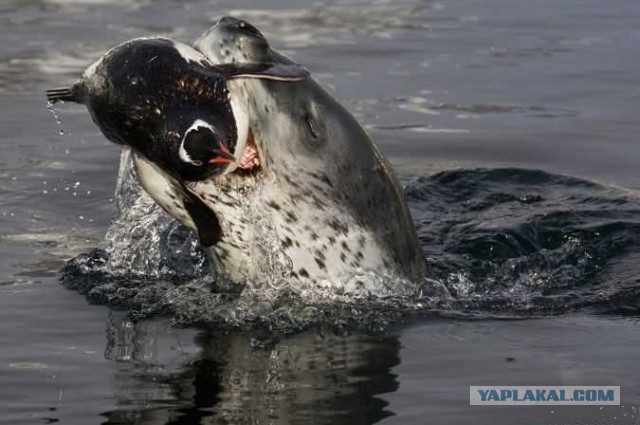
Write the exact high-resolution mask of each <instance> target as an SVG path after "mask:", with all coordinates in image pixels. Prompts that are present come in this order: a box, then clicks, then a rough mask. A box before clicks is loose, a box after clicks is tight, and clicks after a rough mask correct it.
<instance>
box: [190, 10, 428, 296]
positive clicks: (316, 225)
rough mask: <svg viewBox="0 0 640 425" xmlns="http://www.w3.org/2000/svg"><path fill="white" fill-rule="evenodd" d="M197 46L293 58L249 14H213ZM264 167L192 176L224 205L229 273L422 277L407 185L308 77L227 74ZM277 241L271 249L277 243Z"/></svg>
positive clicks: (213, 53) (239, 57)
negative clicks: (247, 173) (286, 79)
mask: <svg viewBox="0 0 640 425" xmlns="http://www.w3.org/2000/svg"><path fill="white" fill-rule="evenodd" d="M194 47H195V48H196V49H198V50H199V51H201V52H202V53H204V54H205V56H206V57H207V58H208V59H209V60H210V61H212V62H213V63H233V64H242V63H253V62H264V63H277V64H281V65H283V66H285V65H290V64H293V63H294V62H293V61H292V60H291V59H289V58H287V57H285V56H283V55H281V54H279V53H277V52H275V51H274V50H272V49H271V48H270V47H269V44H268V43H267V41H266V39H265V38H264V36H263V35H262V34H261V33H260V32H259V31H258V30H257V29H255V28H254V27H253V26H252V25H250V24H249V23H247V22H246V21H243V20H238V19H234V18H230V17H225V18H222V19H220V20H219V21H218V22H217V23H216V24H215V25H214V26H213V27H212V28H211V29H209V31H207V32H206V33H205V34H203V35H202V36H201V37H200V38H199V39H198V40H197V41H196V42H195V43H194ZM228 88H229V91H230V93H231V96H232V98H234V99H237V100H238V103H239V104H241V105H242V108H243V110H244V111H245V112H246V114H247V116H248V117H249V124H248V125H249V133H250V134H251V135H252V137H253V140H254V143H255V145H256V147H257V150H258V153H259V157H260V161H261V171H260V173H259V174H258V175H252V176H251V177H250V178H246V177H243V176H236V175H233V174H231V175H225V176H220V177H215V178H213V179H209V180H205V181H201V182H194V183H192V184H189V189H190V191H192V193H194V194H196V195H197V196H198V197H199V198H200V199H201V200H202V201H203V203H204V204H206V205H207V206H208V207H209V208H211V209H212V210H213V211H215V212H216V215H217V216H218V217H219V219H220V222H221V226H222V231H223V237H222V239H221V241H220V242H219V243H218V244H216V245H214V246H212V247H211V250H212V251H214V253H215V255H216V256H217V257H218V258H219V259H220V262H221V263H222V264H223V266H224V270H225V272H226V274H227V275H229V276H230V277H231V278H232V279H236V280H243V279H249V280H260V279H264V276H265V273H271V274H272V275H273V274H274V273H276V274H278V273H279V274H281V276H282V277H284V278H286V280H288V281H290V282H295V281H305V282H310V281H311V282H315V283H316V284H323V283H325V284H328V285H333V284H334V283H335V282H345V281H348V280H350V279H353V278H354V277H356V279H357V277H358V276H362V275H363V274H366V273H368V272H371V273H374V274H376V275H377V276H387V277H392V278H400V279H402V280H410V281H413V282H420V281H422V279H423V278H424V276H425V261H424V257H423V253H422V251H421V248H420V246H419V243H418V239H417V236H416V232H415V229H414V225H413V222H412V219H411V216H410V213H409V210H408V208H407V205H406V202H405V200H404V196H403V193H402V189H401V187H400V185H399V184H398V181H397V179H396V177H395V175H394V172H393V170H392V169H391V166H390V165H389V163H388V162H387V160H386V159H385V158H384V157H383V156H382V154H381V153H380V152H379V150H378V149H377V147H376V146H375V144H374V143H373V142H372V141H371V139H370V138H369V136H368V135H367V133H366V132H365V130H364V129H363V128H362V127H361V126H360V125H359V124H358V122H357V121H356V120H355V118H354V117H353V116H352V115H351V114H350V113H349V112H348V111H347V110H346V109H345V108H343V107H342V106H341V105H340V103H339V102H338V101H337V100H336V99H335V98H334V97H333V96H332V95H331V94H329V93H328V92H327V91H326V90H325V89H324V88H322V87H321V86H320V85H319V84H318V83H317V82H316V81H314V80H313V79H312V78H308V79H305V80H304V81H300V82H296V83H291V84H282V83H278V82H274V81H267V80H249V79H244V80H233V81H229V83H228ZM274 253H275V254H274Z"/></svg>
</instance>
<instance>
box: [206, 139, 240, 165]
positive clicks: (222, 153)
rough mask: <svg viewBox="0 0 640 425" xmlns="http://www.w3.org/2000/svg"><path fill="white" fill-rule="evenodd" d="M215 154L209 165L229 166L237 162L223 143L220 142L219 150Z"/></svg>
mask: <svg viewBox="0 0 640 425" xmlns="http://www.w3.org/2000/svg"><path fill="white" fill-rule="evenodd" d="M213 154H214V156H213V157H212V158H211V159H210V160H209V164H229V163H231V162H234V161H235V160H236V158H235V157H234V156H233V155H232V154H231V152H229V149H227V147H226V146H225V144H224V143H222V142H218V149H216V150H214V151H213Z"/></svg>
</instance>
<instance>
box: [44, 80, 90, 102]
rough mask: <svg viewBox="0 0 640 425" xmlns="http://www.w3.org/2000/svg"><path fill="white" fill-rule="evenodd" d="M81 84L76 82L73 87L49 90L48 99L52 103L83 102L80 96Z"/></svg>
mask: <svg viewBox="0 0 640 425" xmlns="http://www.w3.org/2000/svg"><path fill="white" fill-rule="evenodd" d="M79 89H80V84H79V83H76V84H74V85H72V86H71V87H61V88H56V89H50V90H47V100H48V101H49V102H51V103H56V102H76V103H82V98H81V96H80V90H79Z"/></svg>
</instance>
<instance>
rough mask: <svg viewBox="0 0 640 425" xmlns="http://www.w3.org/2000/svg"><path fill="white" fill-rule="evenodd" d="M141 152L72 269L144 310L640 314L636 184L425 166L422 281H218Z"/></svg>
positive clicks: (123, 303)
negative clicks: (109, 221) (304, 284)
mask: <svg viewBox="0 0 640 425" xmlns="http://www.w3.org/2000/svg"><path fill="white" fill-rule="evenodd" d="M128 155H129V154H128V152H127V151H125V152H123V157H122V161H121V164H124V165H123V166H121V169H120V175H119V179H118V189H117V192H116V204H117V206H118V211H119V215H118V217H116V220H115V221H114V224H113V225H112V226H111V228H110V229H109V232H108V234H107V238H106V251H103V250H96V251H93V252H91V253H89V254H84V255H81V256H79V257H77V258H76V259H74V260H72V261H70V262H69V263H68V264H67V266H66V267H65V269H64V270H63V274H62V279H63V283H64V284H65V285H66V286H68V287H70V288H74V289H76V290H79V291H80V292H81V293H84V294H86V295H87V297H88V298H89V299H90V300H91V301H92V302H96V303H101V304H108V305H111V306H114V307H119V308H124V309H127V310H129V311H130V312H131V316H132V317H134V318H142V317H149V316H154V315H158V314H163V315H170V316H171V317H173V320H174V322H175V323H177V324H180V325H206V326H216V327H222V328H237V327H242V328H247V327H250V328H255V327H260V328H266V329H268V330H269V331H276V332H293V331H297V330H300V329H304V328H307V327H310V326H327V325H329V326H332V327H338V328H340V329H342V328H345V327H346V328H359V329H362V328H364V329H367V330H372V329H380V328H384V327H386V326H388V325H389V324H390V323H395V322H397V321H398V320H400V319H402V318H407V317H408V316H413V315H416V314H418V315H425V314H427V315H432V314H438V315H445V316H456V317H460V316H462V317H465V318H476V317H481V318H485V317H494V316H496V315H497V316H501V317H504V316H507V317H513V316H514V315H515V316H519V317H521V316H531V315H547V314H558V313H564V312H567V311H575V310H582V309H585V308H588V309H591V310H593V309H595V310H597V311H601V312H616V313H625V314H638V313H640V279H638V278H637V276H638V275H640V271H639V269H638V268H639V266H638V264H640V261H638V260H639V259H640V218H639V217H640V198H639V197H638V196H637V194H636V193H633V192H631V191H625V190H622V189H616V188H611V187H606V186H601V185H598V184H595V183H592V182H587V181H584V180H579V179H573V178H569V177H564V176H558V175H552V174H547V173H544V172H542V171H531V170H518V169H496V170H458V171H452V172H444V173H440V174H436V175H433V176H423V177H419V178H416V179H414V180H412V181H411V182H409V184H408V185H407V188H406V195H407V199H408V201H409V204H410V207H411V209H412V212H413V216H414V219H415V221H416V225H417V228H418V233H419V237H420V240H421V243H422V246H423V249H424V251H425V255H426V258H427V262H428V264H429V266H430V272H429V278H425V281H424V282H422V286H421V288H420V290H419V291H415V290H413V289H414V287H413V286H402V285H399V284H398V282H388V281H386V280H385V279H386V277H385V276H374V275H367V274H362V275H360V276H358V277H357V279H353V280H352V281H348V282H346V283H345V284H344V285H342V286H341V287H337V286H336V284H335V283H333V282H325V284H324V285H323V284H320V285H316V286H314V287H312V288H298V287H289V286H286V285H285V286H282V285H280V286H277V285H276V286H273V285H270V284H269V277H268V276H265V280H264V282H256V283H255V284H249V285H247V286H245V287H244V288H230V287H224V286H220V285H217V283H218V282H215V278H214V276H213V274H212V268H211V264H210V263H209V261H208V258H207V256H206V255H205V252H204V250H203V249H202V248H201V247H200V246H199V245H198V244H197V242H196V241H195V239H194V238H193V236H192V235H191V233H190V232H189V231H188V230H186V229H185V228H184V227H182V226H180V225H179V224H177V223H176V222H175V221H173V220H171V219H170V218H169V217H167V216H166V214H164V213H163V212H162V211H161V210H160V209H159V208H158V207H157V206H156V205H155V203H153V201H152V200H151V199H150V198H149V197H148V196H147V195H146V194H145V193H144V191H143V190H142V189H141V188H140V185H139V184H138V183H137V180H136V179H135V178H134V175H133V174H131V173H132V169H131V167H130V158H129V157H128ZM127 164H128V165H127ZM273 260H274V261H273V263H274V264H272V266H273V271H274V273H277V272H278V271H279V270H280V268H278V265H279V260H278V258H274V259H273ZM361 282H364V283H361ZM368 285H370V286H371V287H374V288H376V291H375V296H372V294H371V292H370V291H368V290H367V286H368ZM380 288H383V289H382V290H380ZM634 312H635V313H634Z"/></svg>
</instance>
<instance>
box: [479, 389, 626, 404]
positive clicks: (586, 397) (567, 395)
mask: <svg viewBox="0 0 640 425" xmlns="http://www.w3.org/2000/svg"><path fill="white" fill-rule="evenodd" d="M469 402H470V404H471V405H472V406H484V405H493V406H498V405H500V406H532V405H557V406H559V405H565V406H579V405H582V406H584V405H592V406H593V405H596V406H603V405H620V387H603V386H587V387H577V386H570V387H563V386H547V387H542V386H531V387H529V386H487V387H484V386H472V387H469Z"/></svg>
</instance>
